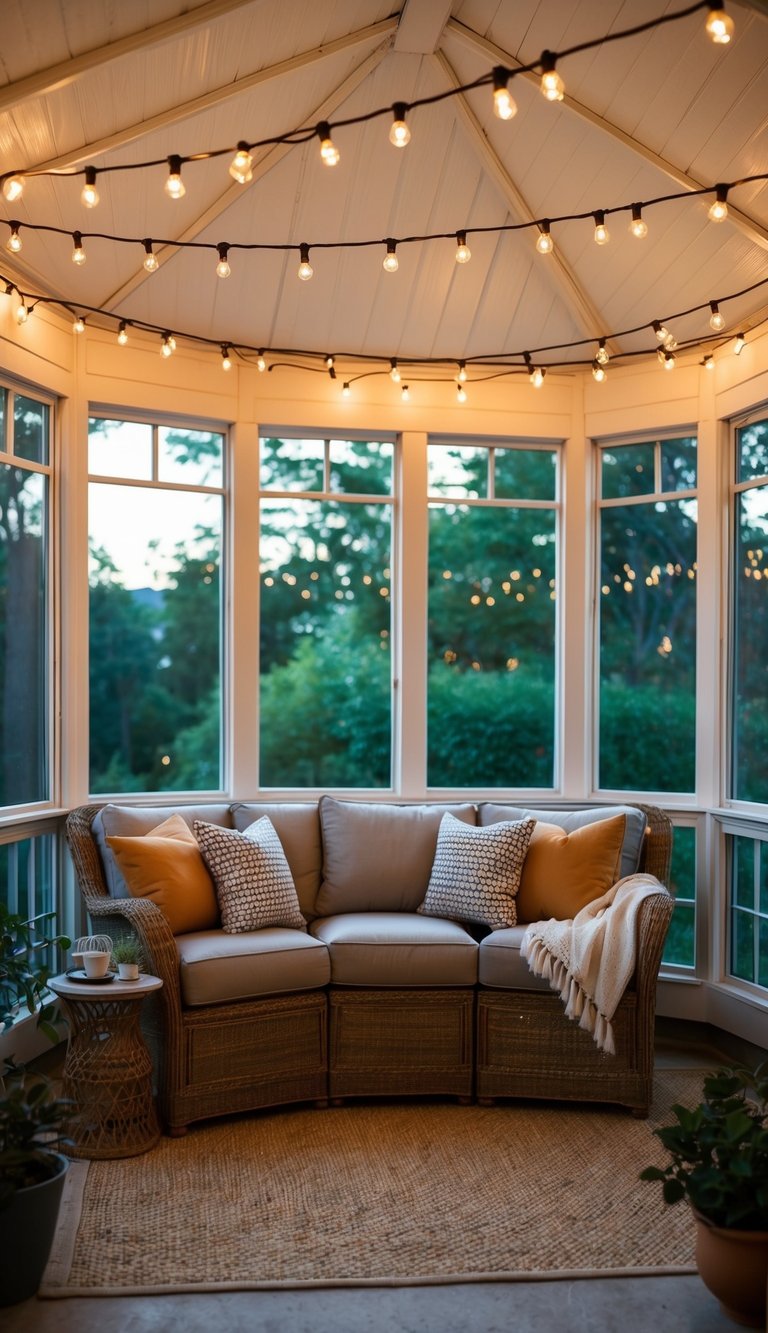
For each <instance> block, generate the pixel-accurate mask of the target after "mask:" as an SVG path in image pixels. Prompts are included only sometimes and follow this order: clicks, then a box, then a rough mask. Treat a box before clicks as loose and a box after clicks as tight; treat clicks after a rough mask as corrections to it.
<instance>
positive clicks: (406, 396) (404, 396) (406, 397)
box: [400, 384, 411, 403]
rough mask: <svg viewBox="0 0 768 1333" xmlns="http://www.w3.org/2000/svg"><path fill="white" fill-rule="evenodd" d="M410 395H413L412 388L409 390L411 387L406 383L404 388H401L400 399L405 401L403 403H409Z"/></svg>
mask: <svg viewBox="0 0 768 1333" xmlns="http://www.w3.org/2000/svg"><path fill="white" fill-rule="evenodd" d="M410 397H411V394H410V390H409V388H408V385H407V384H404V385H403V387H402V389H401V390H400V400H401V402H403V403H407V402H409V401H410Z"/></svg>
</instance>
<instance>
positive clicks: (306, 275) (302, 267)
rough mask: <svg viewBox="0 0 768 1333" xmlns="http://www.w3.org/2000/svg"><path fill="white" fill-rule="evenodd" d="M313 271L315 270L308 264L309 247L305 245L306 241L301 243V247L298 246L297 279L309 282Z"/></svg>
mask: <svg viewBox="0 0 768 1333" xmlns="http://www.w3.org/2000/svg"><path fill="white" fill-rule="evenodd" d="M314 271H315V270H314V269H313V267H312V265H311V264H310V262H309V246H308V245H307V243H306V241H302V243H301V245H300V246H299V268H298V274H299V277H300V278H301V281H302V282H309V280H310V278H311V277H312V274H313V273H314Z"/></svg>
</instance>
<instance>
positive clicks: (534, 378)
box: [530, 366, 547, 389]
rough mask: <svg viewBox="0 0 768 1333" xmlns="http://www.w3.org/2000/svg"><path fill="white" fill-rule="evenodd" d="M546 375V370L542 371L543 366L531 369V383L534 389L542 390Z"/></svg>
mask: <svg viewBox="0 0 768 1333" xmlns="http://www.w3.org/2000/svg"><path fill="white" fill-rule="evenodd" d="M546 373H547V372H546V370H542V368H541V366H533V367H532V368H531V374H530V381H531V384H532V385H533V387H534V389H540V388H541V386H542V384H543V383H544V376H545V375H546Z"/></svg>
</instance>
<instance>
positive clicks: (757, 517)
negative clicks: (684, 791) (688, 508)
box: [733, 487, 768, 801]
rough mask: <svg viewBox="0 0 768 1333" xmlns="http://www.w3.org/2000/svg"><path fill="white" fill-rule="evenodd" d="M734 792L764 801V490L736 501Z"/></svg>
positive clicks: (767, 779) (767, 747) (767, 543)
mask: <svg viewBox="0 0 768 1333" xmlns="http://www.w3.org/2000/svg"><path fill="white" fill-rule="evenodd" d="M736 524H737V532H736V551H735V557H734V558H735V585H736V586H735V627H734V628H735V632H734V705H733V706H734V719H733V743H734V755H733V786H734V791H733V794H734V796H735V797H736V799H737V800H741V801H768V487H763V488H760V489H756V490H749V491H744V492H742V493H741V494H740V495H738V496H737V497H736Z"/></svg>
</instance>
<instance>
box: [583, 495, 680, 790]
mask: <svg viewBox="0 0 768 1333" xmlns="http://www.w3.org/2000/svg"><path fill="white" fill-rule="evenodd" d="M601 517H602V533H601V540H602V552H601V579H600V585H601V595H600V777H599V785H600V786H601V787H604V788H605V787H607V788H613V789H618V790H632V791H679V792H691V791H693V789H694V759H695V650H696V501H695V500H680V501H678V502H675V503H664V502H661V501H657V502H656V503H654V504H648V505H631V506H619V507H617V508H610V509H604V510H603V511H602V516H601ZM670 737H674V744H670Z"/></svg>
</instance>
